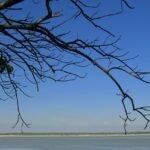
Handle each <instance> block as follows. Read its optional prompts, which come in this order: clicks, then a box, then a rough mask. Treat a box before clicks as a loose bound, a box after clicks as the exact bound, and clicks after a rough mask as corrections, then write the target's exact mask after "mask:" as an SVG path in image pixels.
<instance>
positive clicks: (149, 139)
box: [0, 136, 150, 150]
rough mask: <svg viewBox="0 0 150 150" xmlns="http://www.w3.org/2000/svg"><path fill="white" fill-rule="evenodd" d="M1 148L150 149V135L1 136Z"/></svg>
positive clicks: (45, 149) (62, 149)
mask: <svg viewBox="0 0 150 150" xmlns="http://www.w3.org/2000/svg"><path fill="white" fill-rule="evenodd" d="M0 150H150V136H126V137H123V136H119V137H59V138H52V137H51V138H0Z"/></svg>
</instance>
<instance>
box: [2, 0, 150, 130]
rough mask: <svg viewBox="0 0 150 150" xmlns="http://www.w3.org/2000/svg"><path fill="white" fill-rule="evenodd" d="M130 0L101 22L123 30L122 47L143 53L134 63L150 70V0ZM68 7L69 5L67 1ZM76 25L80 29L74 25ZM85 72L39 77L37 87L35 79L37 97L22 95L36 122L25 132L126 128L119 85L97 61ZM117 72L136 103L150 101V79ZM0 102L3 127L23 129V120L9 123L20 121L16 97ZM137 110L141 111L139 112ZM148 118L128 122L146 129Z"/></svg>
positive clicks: (113, 3) (27, 117) (116, 30)
mask: <svg viewBox="0 0 150 150" xmlns="http://www.w3.org/2000/svg"><path fill="white" fill-rule="evenodd" d="M117 3H118V1H117V0H112V1H109V0H106V1H105V4H107V6H108V8H109V9H110V10H111V9H115V8H116V6H117ZM130 3H131V4H132V5H133V6H134V7H135V9H134V10H129V9H128V8H124V13H123V14H121V15H119V16H115V17H111V18H107V19H105V20H104V21H103V22H102V23H103V24H104V26H106V27H107V28H108V29H109V30H110V31H112V32H113V33H115V34H116V35H117V36H119V35H122V38H121V40H120V41H119V43H118V45H119V46H120V47H122V48H123V49H125V50H127V51H128V50H129V51H130V52H131V55H133V56H134V55H136V54H139V55H140V56H139V57H138V58H137V59H136V60H134V61H133V62H131V63H133V64H138V65H139V67H140V68H142V69H143V70H146V69H147V70H148V69H149V70H150V67H149V57H150V42H149V39H150V29H149V27H150V13H149V6H150V1H149V0H145V1H140V0H131V1H130ZM105 4H104V6H105ZM28 6H29V5H28ZM58 7H59V6H58ZM65 7H66V8H67V2H66V6H65ZM27 9H29V7H27ZM68 11H69V10H68ZM104 11H105V9H104ZM36 13H37V12H36ZM79 25H80V30H86V31H87V30H88V26H85V24H79ZM68 26H69V25H68ZM72 28H74V29H76V26H72ZM65 30H67V28H65ZM94 34H95V33H94V32H93V33H92V30H90V31H88V32H82V35H81V36H83V37H84V36H87V35H90V37H91V38H92V36H93V37H94ZM79 72H81V70H79ZM82 72H85V73H87V74H88V75H87V77H86V78H85V79H77V80H76V81H73V82H68V83H54V82H52V81H46V83H41V84H40V92H39V93H37V92H36V89H34V87H33V86H32V85H29V86H28V88H27V91H29V93H30V94H31V95H32V96H33V98H27V97H25V96H23V95H20V103H21V106H20V108H21V112H22V115H23V116H24V118H25V120H26V121H27V122H29V123H31V124H32V125H31V128H29V129H24V130H25V131H26V132H108V131H111V132H115V131H123V122H122V120H121V119H120V118H119V117H118V116H119V115H123V108H122V104H121V101H120V97H118V96H116V93H117V92H118V89H117V88H116V86H115V85H114V84H113V83H112V81H111V80H110V79H108V77H106V76H105V75H104V74H103V73H102V72H100V71H99V70H97V69H96V68H94V67H93V66H89V67H87V68H84V69H83V70H82ZM117 76H118V79H119V81H120V82H121V83H122V85H123V86H124V87H125V89H128V90H129V92H130V94H131V95H132V96H133V98H135V103H136V105H137V106H138V105H148V104H150V101H149V99H150V94H149V90H150V86H149V85H144V84H143V83H141V82H140V81H137V80H135V79H133V78H131V77H128V76H125V75H123V74H121V73H117ZM0 103H1V105H0V112H1V113H0V120H1V122H0V132H16V131H20V128H19V126H18V127H17V128H16V129H12V128H11V127H12V125H13V123H14V122H15V121H16V114H17V112H16V103H15V101H14V100H9V101H6V102H0ZM129 105H130V104H129ZM129 108H130V107H129ZM133 116H136V117H139V116H137V115H136V114H133ZM144 123H145V122H143V120H142V119H140V118H139V119H138V120H137V121H135V122H134V123H129V125H128V130H129V131H130V130H132V131H137V130H142V129H143V127H144V125H145V124H144ZM148 129H149V128H148ZM148 129H147V130H148Z"/></svg>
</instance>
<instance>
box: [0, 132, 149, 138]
mask: <svg viewBox="0 0 150 150" xmlns="http://www.w3.org/2000/svg"><path fill="white" fill-rule="evenodd" d="M97 136H150V133H149V132H148V133H127V134H124V133H23V134H21V133H4V134H0V138H11V137H12V138H42V137H43V138H46V137H48V138H50V137H97Z"/></svg>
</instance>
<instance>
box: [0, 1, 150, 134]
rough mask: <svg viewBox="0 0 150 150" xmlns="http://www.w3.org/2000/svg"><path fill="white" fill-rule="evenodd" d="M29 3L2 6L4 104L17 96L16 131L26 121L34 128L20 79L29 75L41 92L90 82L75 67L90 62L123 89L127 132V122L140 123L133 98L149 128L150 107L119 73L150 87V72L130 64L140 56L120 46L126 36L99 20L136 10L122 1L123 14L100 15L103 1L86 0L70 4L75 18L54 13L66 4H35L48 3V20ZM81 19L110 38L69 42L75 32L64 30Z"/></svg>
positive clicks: (0, 43) (0, 40)
mask: <svg viewBox="0 0 150 150" xmlns="http://www.w3.org/2000/svg"><path fill="white" fill-rule="evenodd" d="M24 3H25V1H24V0H3V1H1V2H0V36H1V38H0V56H1V57H0V88H1V90H2V91H3V93H4V94H5V96H6V98H3V97H1V100H7V99H8V98H11V99H13V98H15V99H16V101H17V111H18V116H17V121H16V123H15V125H14V127H15V126H16V125H17V124H18V123H19V122H20V121H21V123H22V125H21V129H22V128H23V126H26V127H29V124H28V123H27V122H26V121H25V120H24V119H23V117H22V113H21V111H20V107H19V98H18V92H22V93H23V94H25V95H27V93H25V92H24V87H25V86H26V85H23V84H22V83H20V82H18V81H19V80H18V78H19V75H22V76H24V77H25V79H26V80H27V81H28V82H30V83H31V84H33V85H35V86H36V88H37V90H39V83H40V82H41V81H44V80H45V79H50V80H53V81H55V82H57V81H58V82H67V81H72V80H75V79H76V78H84V75H80V74H78V72H74V71H73V69H71V68H74V67H79V68H82V67H85V66H86V65H85V64H89V63H90V64H92V65H93V66H95V67H96V68H98V69H99V70H100V71H102V72H103V73H104V74H105V75H106V76H108V77H109V78H110V79H111V80H112V81H113V82H114V84H115V85H116V86H117V87H118V90H119V91H120V94H119V96H121V97H122V98H121V99H122V101H121V102H122V104H123V109H124V112H125V117H121V118H122V119H123V120H124V130H125V133H126V132H127V130H126V125H127V121H134V120H135V119H131V118H130V113H129V112H128V110H127V108H126V105H125V101H126V100H130V102H131V105H132V110H133V111H134V112H137V113H138V114H140V115H141V116H142V117H143V118H144V119H145V121H146V125H145V128H147V126H148V123H149V122H150V120H149V118H148V116H149V114H148V112H149V111H150V106H145V107H136V106H135V103H134V99H133V98H132V97H131V96H130V95H129V94H128V93H127V92H126V90H125V89H124V87H123V86H122V85H121V84H120V83H119V81H118V80H117V77H116V76H114V75H113V72H114V71H120V72H122V73H124V74H126V75H128V76H132V77H133V78H136V79H137V80H139V81H141V82H144V83H147V84H149V83H150V81H148V80H146V79H145V76H148V75H149V74H150V72H145V71H140V70H139V69H138V68H137V67H134V66H131V65H129V63H128V62H129V61H130V60H133V59H135V58H136V57H130V56H129V54H128V52H125V53H124V52H122V50H121V49H120V48H119V47H118V46H117V42H118V41H119V39H120V37H119V38H117V37H116V36H115V35H114V33H112V32H111V31H109V30H108V29H106V28H105V27H103V25H101V24H100V23H99V22H98V20H101V19H105V18H109V17H112V16H115V15H120V14H122V13H123V7H124V8H125V7H126V8H129V9H133V7H132V6H131V5H130V4H129V2H128V1H127V0H120V8H119V10H118V11H116V12H111V13H108V14H104V15H100V13H99V11H98V9H99V8H100V7H101V5H100V3H99V1H98V3H97V4H96V5H95V4H94V5H91V3H90V4H89V3H87V2H85V1H84V2H83V1H82V0H70V1H67V2H66V3H68V5H69V6H70V7H72V9H70V14H69V15H67V17H68V16H69V17H68V18H67V17H66V18H65V17H64V13H65V12H64V11H63V8H62V10H58V11H56V12H54V11H53V7H52V4H54V5H55V4H56V5H57V4H58V3H60V1H55V0H42V1H40V0H39V1H38V2H37V3H36V4H34V3H35V2H34V1H31V2H30V4H31V5H33V6H32V7H35V6H36V5H41V4H43V3H44V8H43V7H42V6H43V5H42V6H41V9H45V10H46V11H43V16H39V15H38V14H37V15H36V16H35V14H34V13H33V12H32V11H33V10H31V8H30V9H29V8H26V7H24ZM62 7H63V6H62ZM89 10H90V11H89ZM22 11H25V12H26V13H24V12H22ZM44 12H45V13H46V14H44ZM17 13H20V15H21V17H18V16H17V15H16V14H17ZM78 18H80V19H82V20H83V21H84V22H85V23H89V24H91V28H90V30H92V29H94V28H95V29H96V30H97V32H103V34H105V35H106V36H107V38H105V37H106V36H105V37H104V42H102V41H99V40H97V39H96V38H95V39H93V40H90V39H88V37H87V39H86V40H85V39H83V38H80V34H82V33H79V36H76V37H75V36H72V38H70V39H68V38H67V40H66V37H67V36H69V37H70V35H71V34H72V31H68V32H65V31H64V30H63V29H66V28H65V25H66V24H67V23H68V22H77V20H78ZM78 21H79V20H78ZM53 22H54V23H53ZM57 31H58V32H57ZM93 38H94V37H93ZM112 40H113V41H112ZM103 61H104V62H105V63H106V65H105V66H103V63H101V62H103ZM106 66H107V67H106ZM27 96H28V95H27Z"/></svg>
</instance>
